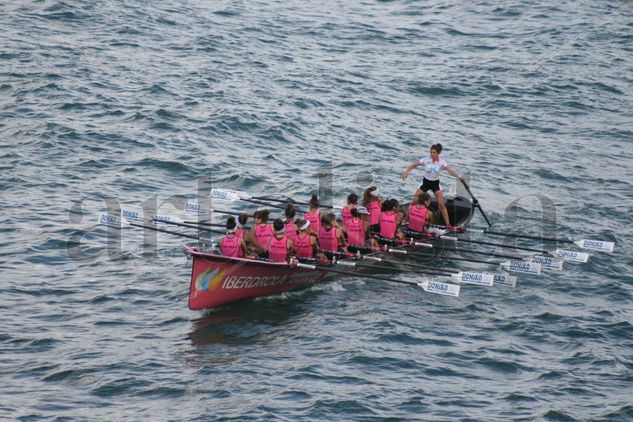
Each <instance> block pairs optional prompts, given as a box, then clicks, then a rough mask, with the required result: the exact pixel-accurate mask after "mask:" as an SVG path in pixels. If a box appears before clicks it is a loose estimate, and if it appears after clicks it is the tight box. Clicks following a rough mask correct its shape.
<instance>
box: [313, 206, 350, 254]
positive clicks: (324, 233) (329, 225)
mask: <svg viewBox="0 0 633 422" xmlns="http://www.w3.org/2000/svg"><path fill="white" fill-rule="evenodd" d="M318 241H319V249H320V250H321V252H323V253H324V254H325V256H327V257H328V258H329V259H332V257H333V256H334V255H336V254H338V253H339V250H342V251H343V253H345V254H347V247H346V246H345V235H344V234H343V230H342V229H341V228H340V227H338V226H337V225H336V216H335V215H334V214H332V213H329V214H325V215H323V217H322V218H321V228H320V229H319V236H318Z"/></svg>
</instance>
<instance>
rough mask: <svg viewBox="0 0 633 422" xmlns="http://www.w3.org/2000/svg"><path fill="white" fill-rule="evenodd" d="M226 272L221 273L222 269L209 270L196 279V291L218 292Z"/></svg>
mask: <svg viewBox="0 0 633 422" xmlns="http://www.w3.org/2000/svg"><path fill="white" fill-rule="evenodd" d="M223 276H224V271H220V267H218V268H216V269H214V270H213V271H211V268H207V269H206V270H204V271H203V272H201V273H200V274H199V275H198V277H196V283H195V285H196V290H207V291H211V290H216V289H218V288H219V287H220V283H221V282H222V277H223Z"/></svg>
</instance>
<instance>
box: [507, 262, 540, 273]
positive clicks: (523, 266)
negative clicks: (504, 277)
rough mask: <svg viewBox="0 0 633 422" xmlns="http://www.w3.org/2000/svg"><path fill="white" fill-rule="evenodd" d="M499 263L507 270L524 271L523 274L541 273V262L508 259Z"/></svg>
mask: <svg viewBox="0 0 633 422" xmlns="http://www.w3.org/2000/svg"><path fill="white" fill-rule="evenodd" d="M499 265H501V266H502V267H503V268H505V269H506V270H508V271H513V272H517V273H525V274H536V275H538V274H541V264H536V263H534V262H525V261H508V262H502V263H501V264H499Z"/></svg>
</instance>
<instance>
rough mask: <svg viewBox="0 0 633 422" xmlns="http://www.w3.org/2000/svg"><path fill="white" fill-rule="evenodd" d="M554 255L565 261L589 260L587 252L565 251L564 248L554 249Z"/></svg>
mask: <svg viewBox="0 0 633 422" xmlns="http://www.w3.org/2000/svg"><path fill="white" fill-rule="evenodd" d="M554 256H557V257H558V258H561V259H564V260H565V261H572V262H587V261H588V260H589V254H588V253H584V252H576V251H566V250H564V249H556V250H555V251H554Z"/></svg>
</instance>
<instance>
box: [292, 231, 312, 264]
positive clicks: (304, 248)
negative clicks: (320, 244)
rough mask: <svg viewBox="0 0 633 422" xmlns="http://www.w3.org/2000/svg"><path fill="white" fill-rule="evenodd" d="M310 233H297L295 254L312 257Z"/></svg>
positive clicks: (300, 256)
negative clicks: (302, 234) (303, 234)
mask: <svg viewBox="0 0 633 422" xmlns="http://www.w3.org/2000/svg"><path fill="white" fill-rule="evenodd" d="M310 237H311V236H310V235H309V234H306V235H305V236H303V237H301V235H297V237H296V238H295V251H297V256H298V257H299V258H312V252H313V249H312V245H311V244H310Z"/></svg>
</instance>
